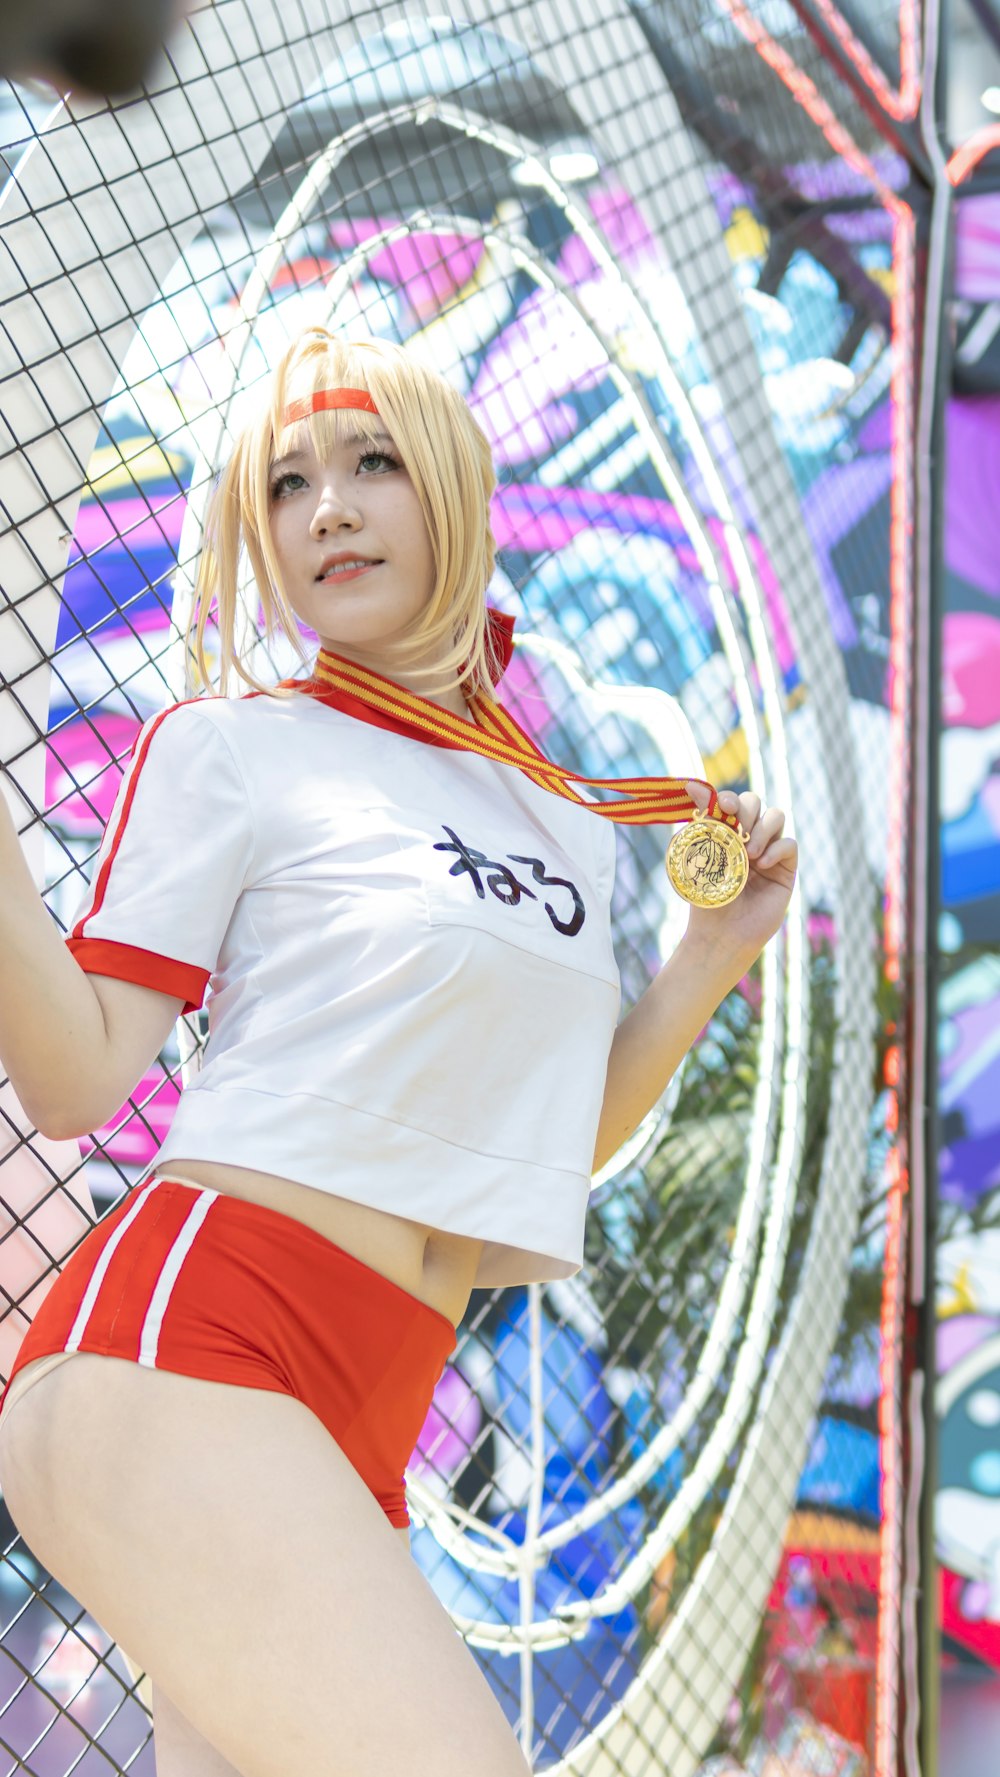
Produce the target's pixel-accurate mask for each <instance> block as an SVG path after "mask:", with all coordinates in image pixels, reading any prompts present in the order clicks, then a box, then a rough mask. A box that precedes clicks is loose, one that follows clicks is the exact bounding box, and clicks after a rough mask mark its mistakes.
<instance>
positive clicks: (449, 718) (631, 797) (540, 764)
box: [288, 648, 739, 831]
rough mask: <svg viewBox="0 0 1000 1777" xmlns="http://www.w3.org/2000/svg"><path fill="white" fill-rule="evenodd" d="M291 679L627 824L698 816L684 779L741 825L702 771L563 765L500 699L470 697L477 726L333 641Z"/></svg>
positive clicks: (712, 808) (716, 812) (729, 822)
mask: <svg viewBox="0 0 1000 1777" xmlns="http://www.w3.org/2000/svg"><path fill="white" fill-rule="evenodd" d="M288 683H297V684H298V688H299V689H300V690H305V689H309V690H312V691H313V693H314V695H317V696H319V697H321V698H322V697H327V698H328V699H329V701H330V702H331V703H334V704H335V705H339V707H341V708H345V707H346V708H347V709H348V712H349V713H362V712H355V711H352V710H351V709H350V706H351V704H361V705H363V706H365V707H366V708H368V709H371V710H372V711H374V712H378V715H379V716H380V717H381V719H382V721H383V723H384V724H385V726H387V727H391V728H394V729H396V730H398V731H399V732H402V733H405V734H410V735H412V736H413V737H414V738H416V739H418V740H426V741H430V742H431V743H432V745H434V746H445V747H454V748H456V749H458V750H461V751H464V752H467V753H480V754H481V755H482V756H483V757H484V758H486V759H494V760H496V761H497V763H498V764H500V765H514V766H516V767H517V769H518V770H519V771H523V772H524V774H525V776H526V777H529V778H530V779H531V781H532V782H533V783H536V784H539V785H540V786H541V788H542V789H543V790H551V791H552V793H553V794H554V795H556V796H562V797H564V798H565V799H566V800H567V801H569V802H576V803H579V804H580V806H581V807H583V808H588V809H590V811H591V813H592V814H597V815H602V816H603V817H604V819H605V820H609V821H619V822H621V823H623V824H624V825H625V826H630V827H642V826H653V825H655V824H656V823H657V822H665V823H673V822H676V821H688V820H691V819H692V817H693V816H694V815H697V814H699V813H701V812H702V811H701V810H700V809H699V808H698V805H697V803H695V802H692V800H691V798H690V796H689V795H688V793H687V790H686V789H685V787H684V786H685V784H686V783H697V784H704V787H705V789H706V790H708V791H709V793H710V801H709V805H708V809H707V811H706V812H707V813H708V814H710V815H713V816H714V817H715V819H717V820H720V821H723V822H724V823H725V825H726V826H727V827H732V828H733V830H734V831H738V830H739V816H738V815H736V814H725V813H723V810H722V809H721V808H720V806H719V799H718V796H717V794H716V792H715V790H714V788H713V786H712V785H711V784H709V783H705V780H704V779H703V778H686V779H685V778H678V777H629V778H619V779H609V778H601V777H583V776H581V774H580V773H579V772H577V771H569V770H567V768H566V767H565V766H563V765H556V764H555V763H554V762H553V761H552V760H551V759H546V757H545V755H544V753H542V752H540V751H539V749H538V747H537V746H536V745H535V743H534V741H533V740H531V739H530V738H529V736H528V735H527V734H525V732H524V730H523V728H520V727H519V726H518V724H517V723H516V722H515V720H514V718H513V716H512V715H511V714H510V711H509V710H507V709H505V708H504V706H503V705H502V704H500V703H494V702H492V701H490V700H484V699H483V698H480V697H473V698H470V699H469V706H468V707H469V711H470V714H471V715H472V717H473V721H474V723H475V726H473V725H472V723H470V722H465V721H463V719H462V717H461V716H456V715H454V714H453V713H452V711H451V710H446V709H443V708H442V707H441V705H440V704H436V703H433V702H432V701H431V700H430V699H429V698H426V697H420V696H418V694H417V693H416V692H414V691H408V690H407V689H406V688H405V686H403V685H397V684H396V683H395V681H394V680H392V679H386V678H383V677H382V675H381V673H375V672H371V671H370V670H369V669H368V668H367V667H362V666H358V665H356V664H355V662H354V661H351V660H345V659H344V657H343V656H342V655H340V654H334V653H333V652H332V651H331V650H330V649H328V648H321V649H320V652H319V656H318V658H317V660H316V665H315V668H314V677H313V680H312V682H311V684H310V685H308V686H305V685H303V684H302V683H301V681H298V682H296V681H288ZM575 784H585V785H587V787H588V788H589V787H591V786H593V787H594V788H596V789H601V790H611V791H614V793H615V795H616V796H618V797H620V798H621V800H619V801H616V802H589V801H587V800H585V798H584V797H582V796H581V795H580V794H579V793H578V792H577V790H575V789H574V787H573V786H574V785H575Z"/></svg>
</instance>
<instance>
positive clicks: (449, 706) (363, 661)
mask: <svg viewBox="0 0 1000 1777" xmlns="http://www.w3.org/2000/svg"><path fill="white" fill-rule="evenodd" d="M320 648H321V651H322V652H324V653H327V654H334V655H339V657H340V658H341V659H342V660H350V661H352V662H353V663H354V665H355V666H361V667H365V668H366V669H367V671H368V672H372V673H379V674H381V676H382V678H384V679H391V680H392V682H393V684H394V685H401V686H402V687H403V689H404V690H406V691H412V692H414V693H415V695H416V696H417V697H425V698H426V699H427V701H428V703H436V704H438V705H439V706H440V708H441V709H445V710H449V711H450V712H451V714H452V715H454V716H460V717H461V718H462V720H463V721H466V722H473V723H474V718H473V716H472V713H471V711H470V709H469V706H468V703H467V701H466V698H465V694H464V692H463V690H462V687H461V685H460V683H459V681H458V679H455V681H454V683H453V684H451V685H448V686H446V687H445V688H444V689H443V690H437V691H428V690H427V689H426V685H427V681H426V680H425V679H423V680H422V679H421V678H420V676H419V675H418V674H416V673H414V672H413V671H412V669H411V668H404V669H402V670H399V669H397V668H396V667H395V666H393V665H391V664H390V663H388V662H386V661H384V660H381V659H379V658H378V657H377V656H375V655H371V654H365V653H363V652H362V651H361V650H360V649H348V648H345V647H336V648H335V647H327V645H326V644H325V643H323V642H322V641H321V643H320ZM427 664H428V665H430V664H432V663H431V662H428V663H427Z"/></svg>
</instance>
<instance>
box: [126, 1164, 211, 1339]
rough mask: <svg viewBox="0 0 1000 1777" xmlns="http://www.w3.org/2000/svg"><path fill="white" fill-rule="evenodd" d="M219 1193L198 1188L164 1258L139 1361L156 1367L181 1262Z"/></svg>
mask: <svg viewBox="0 0 1000 1777" xmlns="http://www.w3.org/2000/svg"><path fill="white" fill-rule="evenodd" d="M218 1195H219V1193H218V1191H207V1190H205V1191H199V1192H198V1198H197V1201H196V1202H195V1203H194V1204H193V1205H192V1207H191V1209H190V1210H189V1211H188V1214H187V1217H186V1219H185V1222H184V1226H183V1228H182V1229H181V1231H180V1233H179V1234H178V1236H177V1239H176V1240H175V1241H174V1244H173V1246H172V1247H171V1248H170V1251H169V1252H168V1254H167V1256H166V1258H165V1259H164V1261H163V1270H162V1271H161V1272H160V1275H159V1277H158V1278H157V1280H156V1288H155V1289H154V1291H153V1295H152V1300H151V1301H150V1304H149V1307H148V1308H147V1310H146V1318H145V1320H144V1321H143V1323H142V1338H141V1339H140V1341H139V1362H140V1363H141V1364H144V1365H145V1366H146V1368H147V1369H148V1370H155V1368H156V1348H157V1346H158V1345H159V1342H160V1329H161V1327H162V1326H163V1316H164V1315H165V1314H166V1312H167V1309H168V1308H169V1306H170V1297H171V1295H172V1294H173V1288H174V1284H175V1283H176V1282H177V1279H178V1277H179V1276H180V1270H181V1266H182V1265H183V1263H184V1260H185V1259H186V1258H187V1256H188V1253H189V1252H190V1251H191V1248H192V1246H193V1245H194V1242H195V1237H196V1235H197V1233H198V1230H199V1228H200V1227H201V1224H202V1222H203V1221H204V1220H205V1217H206V1216H207V1214H208V1212H209V1210H210V1209H211V1207H212V1204H213V1203H214V1202H215V1199H216V1198H217V1197H218Z"/></svg>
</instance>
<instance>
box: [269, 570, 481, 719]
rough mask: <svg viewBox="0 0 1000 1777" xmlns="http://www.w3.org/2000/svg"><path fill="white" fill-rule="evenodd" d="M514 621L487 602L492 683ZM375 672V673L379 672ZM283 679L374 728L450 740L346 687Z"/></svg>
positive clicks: (333, 657)
mask: <svg viewBox="0 0 1000 1777" xmlns="http://www.w3.org/2000/svg"><path fill="white" fill-rule="evenodd" d="M516 622H517V619H516V618H515V617H512V616H510V615H509V613H508V612H506V611H497V610H495V609H494V607H493V606H492V605H488V606H487V608H486V626H487V632H488V636H489V639H490V641H491V642H492V644H493V653H494V655H496V657H497V659H498V661H499V668H498V670H494V668H493V667H492V666H491V668H490V678H491V679H492V681H493V683H494V685H497V684H499V682H500V680H501V679H502V678H503V675H504V673H505V672H506V671H507V668H508V666H509V665H510V662H511V656H512V655H513V652H514V626H515V623H516ZM324 653H326V654H327V655H328V656H329V658H330V659H331V660H337V659H339V658H340V657H339V656H338V655H336V654H334V653H333V651H332V650H330V649H321V650H320V654H321V657H322V655H323V654H324ZM375 676H376V677H377V676H379V675H375ZM390 682H391V681H390ZM282 683H283V684H284V685H288V686H293V687H294V689H295V690H296V691H303V692H305V694H306V696H308V697H315V698H317V699H318V701H319V702H320V703H325V704H327V705H328V707H329V708H330V709H334V710H342V711H343V712H344V714H345V715H347V716H354V717H356V718H357V720H358V721H359V722H368V723H369V724H370V725H371V726H372V727H373V728H385V729H387V730H388V731H389V732H390V733H391V734H405V735H407V736H408V737H409V738H410V739H411V740H412V739H417V740H423V741H425V742H426V743H427V745H428V746H448V745H449V744H453V743H450V742H449V741H448V740H447V738H440V739H439V738H438V737H437V736H436V735H434V734H431V733H421V732H419V731H416V730H414V728H413V727H412V726H411V725H410V723H408V722H406V721H403V720H401V719H400V718H399V717H397V716H395V715H393V714H392V713H391V712H390V711H389V710H381V709H377V708H375V707H374V705H372V704H370V703H366V702H365V700H364V699H363V698H361V697H354V696H352V694H351V693H350V692H349V691H339V690H335V689H334V687H333V686H332V685H324V684H321V683H320V682H319V681H318V680H317V679H284V680H283V681H282ZM408 695H409V696H410V697H419V693H417V692H410V693H408ZM420 701H421V702H424V703H427V704H428V706H429V707H430V708H431V709H433V710H437V709H438V705H437V704H435V703H434V702H433V701H432V699H430V698H422V699H420Z"/></svg>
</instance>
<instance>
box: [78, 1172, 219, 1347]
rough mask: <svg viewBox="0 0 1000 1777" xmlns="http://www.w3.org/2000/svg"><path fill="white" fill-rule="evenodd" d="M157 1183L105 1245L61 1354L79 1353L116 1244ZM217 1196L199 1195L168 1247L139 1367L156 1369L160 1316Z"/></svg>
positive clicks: (141, 1194) (152, 1182)
mask: <svg viewBox="0 0 1000 1777" xmlns="http://www.w3.org/2000/svg"><path fill="white" fill-rule="evenodd" d="M160 1183H162V1180H160V1179H158V1178H155V1179H151V1180H150V1182H149V1184H148V1185H146V1186H145V1187H144V1188H143V1189H142V1190H141V1191H140V1192H139V1193H138V1195H137V1197H136V1200H135V1202H134V1203H133V1205H132V1207H131V1209H130V1210H129V1212H128V1215H126V1216H123V1217H122V1220H121V1221H120V1222H119V1224H118V1226H117V1228H116V1229H115V1231H114V1233H113V1234H112V1236H111V1239H110V1240H109V1241H108V1243H107V1245H106V1246H105V1248H104V1250H103V1252H102V1253H101V1256H100V1258H99V1260H98V1262H97V1264H96V1265H95V1267H94V1270H93V1274H92V1276H91V1279H90V1282H89V1283H88V1285H87V1288H86V1290H85V1291H84V1295H83V1300H82V1302H81V1303H80V1307H79V1310H78V1312H77V1316H76V1319H75V1321H74V1322H73V1326H72V1330H71V1332H70V1335H69V1338H68V1339H67V1340H66V1343H65V1345H64V1346H63V1350H64V1351H79V1349H80V1346H81V1344H82V1342H83V1337H84V1334H85V1333H86V1331H87V1324H88V1322H89V1320H90V1317H91V1315H92V1314H93V1312H94V1308H95V1307H96V1304H97V1298H98V1296H99V1295H100V1293H101V1285H102V1284H103V1282H104V1279H105V1277H106V1275H107V1271H108V1266H109V1265H110V1264H111V1261H112V1259H113V1258H114V1255H115V1252H116V1250H117V1248H118V1244H119V1242H120V1241H121V1240H122V1239H124V1236H125V1234H126V1233H127V1231H128V1229H129V1228H130V1227H131V1226H132V1223H133V1222H134V1221H135V1219H136V1217H137V1216H138V1215H140V1214H141V1213H142V1210H143V1208H144V1206H145V1204H146V1202H147V1200H148V1198H149V1197H150V1196H151V1195H152V1193H153V1192H154V1191H155V1190H156V1187H157V1185H158V1184H160ZM217 1196H218V1192H217V1191H200V1192H199V1193H198V1202H197V1203H196V1204H195V1205H194V1207H193V1208H192V1209H191V1211H190V1213H189V1215H188V1217H187V1220H186V1221H185V1223H184V1226H183V1228H182V1229H181V1231H180V1233H179V1234H178V1236H177V1238H176V1240H175V1241H174V1244H173V1246H172V1247H171V1249H170V1251H169V1253H168V1254H167V1257H166V1260H165V1261H164V1265H163V1269H162V1270H161V1272H160V1275H159V1278H158V1279H157V1283H156V1288H155V1290H154V1292H153V1297H152V1301H151V1303H150V1306H149V1308H148V1310H147V1313H146V1320H145V1322H144V1324H143V1332H142V1343H141V1346H140V1351H139V1362H140V1363H143V1362H145V1363H146V1364H147V1365H149V1366H155V1363H156V1344H157V1341H158V1339H159V1335H160V1327H161V1325H162V1322H163V1316H164V1314H165V1313H166V1309H167V1303H168V1302H169V1300H170V1292H171V1290H172V1289H173V1286H174V1284H175V1282H176V1281H177V1274H178V1272H179V1271H180V1268H181V1265H182V1264H183V1262H184V1259H185V1258H186V1256H187V1253H188V1251H189V1249H190V1246H191V1242H192V1241H193V1239H194V1237H195V1234H197V1232H198V1229H199V1228H200V1226H201V1224H202V1222H203V1221H204V1219H205V1216H206V1215H207V1213H208V1211H209V1209H210V1208H211V1206H212V1202H213V1201H214V1199H215V1198H216V1197H217ZM204 1198H207V1199H208V1202H206V1203H204V1204H203V1202H202V1200H203V1199H204ZM195 1218H197V1221H196V1223H195V1226H194V1227H193V1228H191V1233H190V1235H189V1234H188V1229H189V1227H191V1224H192V1222H195ZM181 1246H182V1251H181V1253H180V1256H179V1258H178V1259H177V1263H176V1264H175V1265H174V1266H173V1269H172V1270H171V1271H170V1274H169V1278H168V1277H167V1273H168V1268H169V1267H170V1266H171V1263H172V1260H173V1257H174V1254H175V1253H176V1252H177V1249H178V1247H181ZM165 1280H166V1294H165V1295H164V1294H163V1289H164V1282H165ZM151 1319H152V1357H145V1358H144V1357H143V1353H144V1351H145V1350H146V1349H147V1344H146V1329H147V1327H149V1325H150V1321H151Z"/></svg>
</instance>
